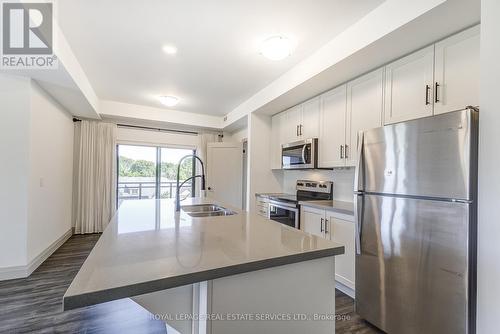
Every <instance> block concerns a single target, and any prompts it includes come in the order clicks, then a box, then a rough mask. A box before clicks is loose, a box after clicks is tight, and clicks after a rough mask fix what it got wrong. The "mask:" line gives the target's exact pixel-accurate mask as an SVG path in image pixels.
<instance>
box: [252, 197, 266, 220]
mask: <svg viewBox="0 0 500 334" xmlns="http://www.w3.org/2000/svg"><path fill="white" fill-rule="evenodd" d="M255 207H256V208H257V214H258V215H259V216H262V217H264V218H269V199H268V198H267V197H264V196H259V195H257V196H256V197H255Z"/></svg>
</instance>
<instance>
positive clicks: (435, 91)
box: [434, 81, 440, 103]
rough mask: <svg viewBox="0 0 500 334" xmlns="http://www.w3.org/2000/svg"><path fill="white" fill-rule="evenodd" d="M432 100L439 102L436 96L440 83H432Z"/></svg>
mask: <svg viewBox="0 0 500 334" xmlns="http://www.w3.org/2000/svg"><path fill="white" fill-rule="evenodd" d="M434 87H435V88H434V102H436V103H438V102H439V97H438V89H439V87H440V85H439V84H438V83H437V81H436V83H435V84H434Z"/></svg>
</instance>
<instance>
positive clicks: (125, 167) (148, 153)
mask: <svg viewBox="0 0 500 334" xmlns="http://www.w3.org/2000/svg"><path fill="white" fill-rule="evenodd" d="M195 153H196V151H195V150H190V149H179V148H166V147H157V146H136V145H118V146H117V155H118V185H117V205H120V204H121V202H122V201H124V200H130V199H148V198H149V199H151V198H175V192H176V182H177V180H176V177H177V166H178V162H179V160H180V159H181V158H182V157H184V156H186V155H193V154H195ZM193 162H194V161H193V159H192V158H187V159H185V160H184V162H183V163H182V166H181V169H180V173H179V179H180V182H181V183H182V181H184V180H186V179H188V178H190V177H192V176H194V175H195V173H196V170H195V167H194V166H195V164H194V163H193ZM180 195H181V198H184V197H194V195H195V180H194V179H192V180H190V181H187V182H186V183H185V184H184V185H183V186H182V187H181V194H180Z"/></svg>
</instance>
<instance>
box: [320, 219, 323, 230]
mask: <svg viewBox="0 0 500 334" xmlns="http://www.w3.org/2000/svg"><path fill="white" fill-rule="evenodd" d="M320 232H323V218H321V227H320Z"/></svg>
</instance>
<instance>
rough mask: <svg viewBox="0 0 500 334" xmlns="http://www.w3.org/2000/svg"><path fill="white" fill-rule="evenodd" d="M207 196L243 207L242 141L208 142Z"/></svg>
mask: <svg viewBox="0 0 500 334" xmlns="http://www.w3.org/2000/svg"><path fill="white" fill-rule="evenodd" d="M206 182H207V184H206V186H207V196H208V197H210V198H212V199H214V200H216V201H220V202H222V203H225V204H228V205H231V206H234V207H237V208H241V207H242V202H243V200H242V198H243V190H242V189H243V147H242V144H241V143H208V144H207V181H206Z"/></svg>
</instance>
